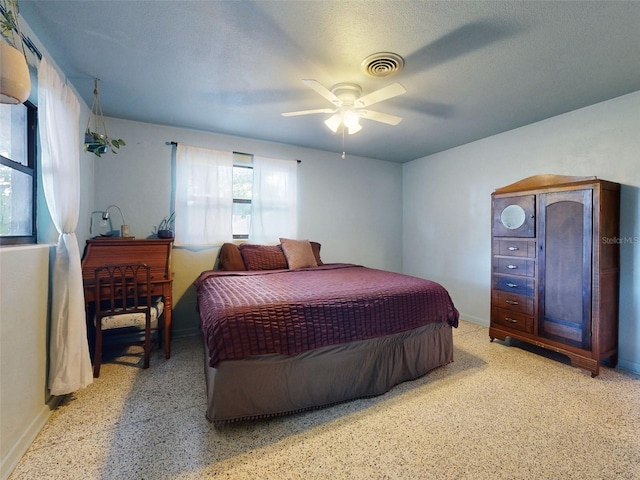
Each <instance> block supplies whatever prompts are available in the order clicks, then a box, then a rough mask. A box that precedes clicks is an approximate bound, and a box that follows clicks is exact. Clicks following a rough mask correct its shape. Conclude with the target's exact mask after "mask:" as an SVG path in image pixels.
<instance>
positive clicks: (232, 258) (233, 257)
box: [218, 243, 247, 271]
mask: <svg viewBox="0 0 640 480" xmlns="http://www.w3.org/2000/svg"><path fill="white" fill-rule="evenodd" d="M218 269H220V270H226V271H238V270H246V269H247V267H245V266H244V261H243V260H242V255H241V254H240V249H239V248H238V246H237V245H236V244H235V243H224V244H222V247H220V255H219V259H218Z"/></svg>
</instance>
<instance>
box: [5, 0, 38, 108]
mask: <svg viewBox="0 0 640 480" xmlns="http://www.w3.org/2000/svg"><path fill="white" fill-rule="evenodd" d="M0 33H1V34H2V38H3V39H4V40H5V41H4V42H0V103H8V104H12V105H15V104H18V103H24V102H25V101H26V100H27V99H28V98H29V94H30V93H31V78H30V76H29V66H28V61H27V53H26V51H25V49H24V42H23V37H22V32H21V31H20V22H19V21H18V2H17V0H0ZM16 34H17V39H16ZM20 49H21V50H22V51H20Z"/></svg>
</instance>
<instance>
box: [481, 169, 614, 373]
mask: <svg viewBox="0 0 640 480" xmlns="http://www.w3.org/2000/svg"><path fill="white" fill-rule="evenodd" d="M492 217H493V222H492V282H491V283H492V286H491V324H490V328H489V337H490V338H491V341H493V340H494V339H496V338H498V339H500V340H505V339H506V337H511V338H515V339H518V340H521V341H524V342H528V343H531V344H534V345H538V346H540V347H543V348H546V349H549V350H553V351H556V352H559V353H562V354H564V355H566V356H567V357H569V359H570V360H571V364H572V365H573V366H575V367H580V368H584V369H586V370H588V371H590V372H591V375H592V376H593V377H595V376H597V375H598V373H599V367H600V362H601V361H602V360H604V359H607V358H608V359H610V362H611V364H612V365H613V366H615V365H616V363H617V354H618V292H619V271H620V259H619V257H620V256H619V236H620V234H619V230H620V185H619V184H617V183H613V182H608V181H605V180H598V179H597V178H596V177H567V176H561V175H537V176H534V177H529V178H526V179H524V180H521V181H519V182H516V183H514V184H511V185H508V186H506V187H503V188H499V189H497V190H496V191H495V192H494V193H493V194H492Z"/></svg>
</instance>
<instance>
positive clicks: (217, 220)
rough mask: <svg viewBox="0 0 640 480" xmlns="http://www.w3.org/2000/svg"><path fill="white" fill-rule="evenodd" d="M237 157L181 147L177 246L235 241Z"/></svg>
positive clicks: (176, 224)
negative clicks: (234, 175)
mask: <svg viewBox="0 0 640 480" xmlns="http://www.w3.org/2000/svg"><path fill="white" fill-rule="evenodd" d="M232 211H233V154H232V153H231V152H222V151H219V150H212V149H209V148H200V147H193V146H189V145H178V147H177V149H176V199H175V212H176V220H175V229H176V230H175V234H176V238H175V244H176V245H185V246H187V245H193V246H196V245H219V244H221V243H224V242H228V241H230V240H231V238H232V231H231V218H232Z"/></svg>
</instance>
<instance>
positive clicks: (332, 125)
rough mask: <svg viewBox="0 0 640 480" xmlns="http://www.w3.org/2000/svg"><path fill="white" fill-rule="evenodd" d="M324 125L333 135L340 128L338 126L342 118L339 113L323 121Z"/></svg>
mask: <svg viewBox="0 0 640 480" xmlns="http://www.w3.org/2000/svg"><path fill="white" fill-rule="evenodd" d="M324 124H325V125H326V126H327V127H329V130H331V131H332V132H333V133H337V132H338V128H340V125H341V124H342V116H341V115H340V114H339V113H335V114H333V115H331V116H330V117H329V118H328V119H327V120H325V121H324Z"/></svg>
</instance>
